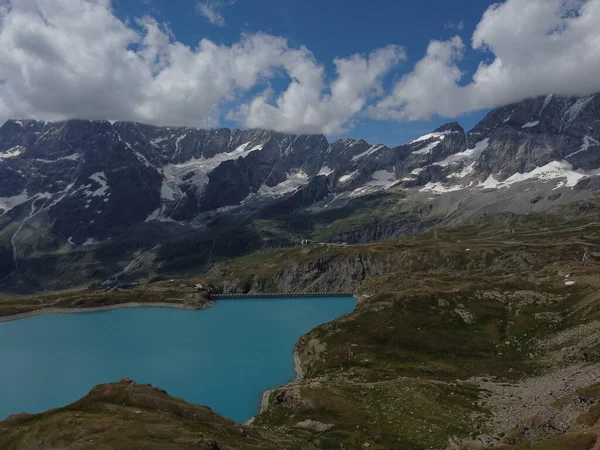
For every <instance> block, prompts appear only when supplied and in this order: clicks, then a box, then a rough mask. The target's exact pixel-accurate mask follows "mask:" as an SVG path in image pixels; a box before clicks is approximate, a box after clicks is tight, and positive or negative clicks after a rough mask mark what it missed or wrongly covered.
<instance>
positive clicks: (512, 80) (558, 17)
mask: <svg viewBox="0 0 600 450" xmlns="http://www.w3.org/2000/svg"><path fill="white" fill-rule="evenodd" d="M599 17H600V0H587V1H586V0H507V1H506V2H504V3H499V4H495V5H492V6H491V7H490V8H488V10H487V11H486V12H485V14H484V16H483V18H482V19H481V21H480V22H479V24H478V26H477V29H476V30H475V33H474V34H473V38H472V46H473V48H474V49H476V50H484V51H489V52H491V53H492V54H493V60H492V61H491V62H489V63H484V62H482V63H481V64H480V65H479V68H478V69H477V71H476V73H475V74H474V75H473V79H472V81H470V82H469V83H468V84H466V85H461V84H459V83H460V81H461V79H462V77H463V74H462V73H461V70H460V68H459V66H458V63H459V62H460V61H461V59H462V57H463V54H464V44H463V42H462V40H461V39H460V38H459V37H454V38H452V39H451V40H449V41H444V42H440V41H432V42H431V43H430V45H429V48H428V50H427V55H426V56H425V58H423V59H422V60H421V61H420V62H419V63H418V64H417V65H416V67H415V69H414V71H413V72H412V73H410V74H408V75H406V76H405V77H404V78H402V79H401V80H400V82H399V83H398V84H397V85H396V86H395V87H394V89H393V91H392V92H391V93H390V95H389V96H387V97H386V98H384V99H383V100H382V101H380V102H379V103H378V104H377V105H376V106H373V107H371V108H370V112H371V114H372V115H373V116H374V117H377V118H380V119H381V118H393V119H398V120H419V119H429V118H431V116H433V115H435V114H437V115H441V116H446V117H452V116H457V115H459V114H462V113H466V112H469V111H473V110H477V109H482V108H492V107H496V106H501V105H505V104H508V103H511V102H516V101H519V100H522V99H524V98H530V97H535V96H538V95H544V94H548V93H556V94H559V95H587V94H591V93H595V92H598V91H600V77H598V73H600V26H598V18H599Z"/></svg>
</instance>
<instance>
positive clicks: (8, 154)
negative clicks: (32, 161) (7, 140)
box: [0, 146, 25, 159]
mask: <svg viewBox="0 0 600 450" xmlns="http://www.w3.org/2000/svg"><path fill="white" fill-rule="evenodd" d="M24 150H25V149H24V148H23V147H20V146H17V147H13V148H11V149H8V150H6V151H5V152H0V159H8V158H16V157H17V156H19V155H21V154H22V153H23V151H24Z"/></svg>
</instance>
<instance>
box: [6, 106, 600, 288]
mask: <svg viewBox="0 0 600 450" xmlns="http://www.w3.org/2000/svg"><path fill="white" fill-rule="evenodd" d="M598 170H600V95H593V96H589V97H585V98H559V97H556V96H552V95H550V96H547V97H542V98H537V99H530V100H525V101H523V102H521V103H519V104H516V105H510V106H506V107H503V108H499V109H497V110H494V111H492V112H490V113H489V114H488V115H487V116H486V117H485V118H484V119H483V120H482V121H481V122H480V123H479V124H478V125H477V126H476V127H475V128H474V129H473V130H471V131H469V132H466V131H465V130H463V128H462V127H460V125H459V124H457V123H449V124H446V125H444V126H442V127H440V128H438V129H436V130H434V131H433V132H432V133H429V134H427V135H425V136H422V137H420V138H418V139H415V140H413V141H411V142H408V143H406V144H404V145H401V146H399V147H395V148H388V147H386V146H384V145H379V144H376V145H372V144H369V143H367V142H365V141H363V140H352V139H340V140H337V141H334V142H332V143H329V142H328V141H327V139H326V138H325V137H324V136H321V135H312V136H295V135H285V134H281V133H275V132H271V131H265V130H247V131H241V130H229V129H218V130H197V129H190V128H160V127H154V126H147V125H142V124H137V123H122V122H116V123H110V122H107V121H82V120H72V121H68V122H62V123H46V122H37V121H18V120H11V121H8V122H6V123H5V124H4V125H3V126H2V127H1V128H0V278H4V277H6V276H8V275H11V274H12V275H11V276H12V278H11V277H9V279H8V281H7V280H5V282H4V283H5V284H8V285H10V284H13V283H14V282H15V276H16V278H22V275H23V274H25V273H28V274H30V275H32V276H33V278H35V273H36V271H39V267H40V266H42V267H49V266H53V265H56V264H57V261H63V262H64V264H65V265H69V264H71V263H70V262H69V261H71V262H72V261H74V260H76V261H80V260H81V261H84V262H85V261H86V258H90V256H89V254H90V252H93V255H92V256H91V258H92V259H93V260H94V261H95V262H96V263H98V265H97V266H95V267H92V266H90V264H88V263H85V267H86V268H87V269H86V270H89V272H91V273H97V276H98V277H104V276H106V275H109V273H108V272H110V271H111V270H113V266H111V269H110V270H108V269H106V267H108V266H110V265H111V264H113V265H114V270H115V271H116V272H119V268H120V270H121V271H122V270H123V269H127V266H128V265H129V264H130V263H131V262H132V260H133V259H135V258H137V257H139V256H141V254H142V253H144V252H147V251H148V250H151V249H154V248H156V247H157V246H160V248H161V251H162V253H163V254H167V253H169V250H168V248H166V249H165V247H167V246H170V244H167V242H169V241H170V240H171V239H172V238H173V236H177V239H179V240H182V239H187V240H189V238H190V236H191V235H193V236H194V239H195V240H198V239H199V240H203V241H205V242H206V243H207V244H206V245H205V244H202V245H201V247H202V248H206V255H205V257H204V259H205V260H206V261H207V262H210V258H211V257H213V255H214V252H212V251H211V245H212V246H213V247H215V245H216V246H217V247H218V244H214V241H216V240H219V239H227V238H226V237H225V236H224V230H226V229H227V230H229V229H230V228H232V224H243V223H247V222H248V221H252V220H254V219H256V218H260V219H265V220H268V221H271V222H272V221H279V224H278V225H277V227H280V228H281V227H282V224H283V223H285V227H286V228H287V231H286V230H285V229H279V230H278V234H277V236H271V237H269V238H268V239H267V240H268V241H269V242H277V243H279V244H278V245H285V243H286V242H288V243H292V242H294V241H295V240H297V239H298V236H297V234H294V230H293V229H294V228H295V229H296V230H300V233H301V234H303V235H304V236H305V237H310V236H306V232H302V230H309V231H308V233H309V234H310V233H312V231H311V230H313V227H314V226H315V223H316V222H315V220H313V219H314V218H317V219H318V220H317V222H318V224H319V226H322V225H327V224H329V223H336V221H339V212H340V211H342V210H343V208H348V207H350V209H352V208H353V207H354V206H353V205H356V204H357V202H358V203H361V202H363V201H362V200H361V199H369V202H371V203H372V204H378V202H380V201H381V199H382V198H384V197H385V196H386V195H392V196H395V198H397V201H396V204H397V205H399V206H398V208H400V209H401V210H402V217H396V216H394V217H391V218H390V217H387V218H382V217H379V216H377V215H376V214H373V217H372V218H371V219H369V220H366V221H362V222H361V223H360V224H359V225H357V226H354V227H353V228H352V227H351V229H346V228H347V227H346V228H342V229H340V230H337V231H335V233H334V234H333V235H331V236H330V238H327V239H326V240H328V239H334V240H339V241H345V242H346V241H349V242H364V241H367V240H376V239H382V238H388V237H390V236H394V235H398V234H403V233H406V232H409V233H414V232H419V231H422V230H423V229H424V228H426V227H428V226H430V225H431V224H433V223H439V222H440V221H444V220H446V221H447V220H449V218H452V220H454V221H456V220H460V217H463V218H464V217H476V216H478V215H481V214H480V211H481V210H482V208H483V206H481V205H480V206H477V208H475V209H473V208H463V205H465V204H469V203H471V204H473V203H477V201H478V200H477V199H478V198H480V196H481V195H483V194H485V195H487V200H488V203H491V204H493V205H497V207H496V208H495V210H493V211H492V213H499V212H501V210H502V209H503V208H505V206H502V205H505V201H506V198H507V196H508V193H509V192H510V193H511V195H514V193H515V192H520V194H519V196H518V197H519V202H518V205H519V208H518V209H517V210H515V211H514V213H515V214H525V213H527V212H530V211H534V210H543V209H544V208H545V209H549V208H552V207H553V206H554V205H555V204H556V199H557V198H559V197H560V200H559V203H561V202H563V203H568V202H571V201H580V200H582V199H584V198H585V196H586V194H587V195H589V193H590V192H592V191H594V190H596V187H595V186H596V185H597V183H595V182H594V181H593V180H594V177H595V176H596V174H597V171H598ZM522 183H527V188H522V187H519V189H513V188H515V187H516V186H523V187H524V186H525V185H522ZM578 183H580V184H579V185H578ZM533 186H534V187H533ZM576 186H577V188H576V189H573V188H574V187H576ZM529 189H531V190H535V191H540V192H541V193H540V194H538V195H536V197H539V196H540V195H541V198H544V199H548V198H550V197H553V198H554V200H548V201H545V200H544V201H542V202H531V201H530V200H531V199H529V198H528V194H524V192H527V191H528V190H529ZM492 191H493V194H490V192H492ZM554 191H556V192H554ZM458 197H460V201H458V202H457V201H456V200H454V199H456V198H458ZM526 197H527V198H526ZM521 200H523V201H521ZM363 203H364V202H363ZM511 204H512V203H511ZM386 207H388V206H386ZM486 208H487V207H486ZM513 208H514V207H513ZM486 213H487V211H486ZM344 214H346V213H344ZM348 214H350V215H352V214H353V212H352V211H350V212H349V213H348ZM346 219H348V216H346ZM348 220H349V219H348ZM215 223H218V224H220V225H219V226H218V227H215V226H214V224H215ZM248 223H249V222H248ZM223 224H225V226H223ZM261 226H264V223H263V225H261ZM244 227H245V225H244ZM233 228H235V227H233ZM245 230H246V231H244V233H251V234H252V233H255V232H256V227H255V226H254V225H253V226H251V227H250V228H249V229H248V228H247V227H246V228H245ZM235 234H236V235H237V236H240V235H241V234H243V233H241V234H240V232H239V229H236V231H235ZM263 234H264V233H263ZM258 235H260V236H259V237H258V238H257V239H258V240H261V239H262V240H264V239H265V238H264V236H262V235H261V234H260V233H258ZM258 235H256V236H258ZM233 237H234V238H235V236H233ZM253 239H254V238H253V237H249V241H248V242H249V244H248V245H244V246H243V247H244V248H248V249H254V248H256V245H254V244H252V240H253ZM233 241H235V239H233ZM211 242H212V243H213V244H211ZM236 245H238V244H236ZM258 246H259V247H260V244H258ZM238 247H239V245H238ZM119 249H120V250H122V251H123V249H127V252H126V253H127V256H125V257H123V258H122V259H121V260H119V257H118V255H117V253H118V250H119ZM239 250H240V252H243V248H240V249H239ZM228 251H232V252H233V253H235V249H229V250H228ZM107 255H108V256H107ZM109 256H110V257H109ZM32 258H37V259H35V260H32ZM40 258H41V259H40ZM198 258H199V257H198ZM198 258H197V259H198ZM125 262H126V264H125ZM163 263H164V264H166V265H167V266H168V264H169V261H159V262H158V263H157V264H159V265H160V264H163ZM61 264H62V263H61ZM155 266H156V264H155ZM103 267H104V268H105V270H104V272H103V269H102V268H103ZM105 272H106V273H105ZM63 274H64V273H63ZM53 276H60V272H54V273H53ZM21 281H22V282H23V283H24V284H25V285H26V284H27V283H29V282H30V281H24V280H21Z"/></svg>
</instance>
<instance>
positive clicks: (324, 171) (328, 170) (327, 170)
mask: <svg viewBox="0 0 600 450" xmlns="http://www.w3.org/2000/svg"><path fill="white" fill-rule="evenodd" d="M333 172H334V170H333V169H331V168H329V167H327V166H323V167H321V170H319V173H318V174H317V175H325V176H326V177H327V176H329V175H331V174H332V173H333Z"/></svg>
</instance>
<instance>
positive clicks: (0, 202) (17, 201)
mask: <svg viewBox="0 0 600 450" xmlns="http://www.w3.org/2000/svg"><path fill="white" fill-rule="evenodd" d="M29 199H30V197H29V196H28V195H27V190H25V191H23V192H21V193H20V194H18V195H13V196H12V197H0V210H4V211H2V215H4V214H5V213H7V212H8V211H10V210H11V209H13V208H15V207H17V206H19V205H22V204H23V203H26V202H28V201H29Z"/></svg>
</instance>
